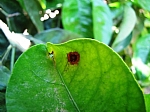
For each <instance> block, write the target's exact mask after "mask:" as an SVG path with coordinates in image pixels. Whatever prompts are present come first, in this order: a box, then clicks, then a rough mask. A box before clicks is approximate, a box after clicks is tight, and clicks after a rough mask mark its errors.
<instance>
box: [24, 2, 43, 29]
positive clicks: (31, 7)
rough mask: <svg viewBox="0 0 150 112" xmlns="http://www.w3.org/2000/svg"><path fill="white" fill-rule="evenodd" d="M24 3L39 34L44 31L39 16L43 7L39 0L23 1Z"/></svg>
mask: <svg viewBox="0 0 150 112" xmlns="http://www.w3.org/2000/svg"><path fill="white" fill-rule="evenodd" d="M23 3H24V6H25V9H26V11H27V13H28V14H29V16H30V18H31V20H32V22H33V24H34V25H35V26H36V28H37V30H38V32H40V31H43V29H44V27H43V23H42V22H41V20H40V17H41V15H40V14H39V13H40V11H42V7H41V6H40V4H39V2H38V1H37V0H23Z"/></svg>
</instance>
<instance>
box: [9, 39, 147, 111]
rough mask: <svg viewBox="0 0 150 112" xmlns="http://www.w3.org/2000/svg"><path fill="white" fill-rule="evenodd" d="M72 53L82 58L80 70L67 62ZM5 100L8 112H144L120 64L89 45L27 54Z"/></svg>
mask: <svg viewBox="0 0 150 112" xmlns="http://www.w3.org/2000/svg"><path fill="white" fill-rule="evenodd" d="M69 52H78V53H79V55H80V59H79V61H78V63H77V64H74V65H71V64H70V62H68V59H67V56H68V53H69ZM49 53H50V55H49ZM70 57H71V56H70ZM20 65H21V66H20ZM6 98H7V100H6V101H7V110H8V112H9V111H15V112H16V111H70V112H73V111H87V112H91V111H94V112H96V111H100V110H101V111H109V112H110V111H121V112H133V111H135V112H137V111H140V112H145V105H144V104H145V103H144V98H143V93H142V91H141V90H140V88H139V86H138V84H137V83H136V81H135V79H134V78H133V76H132V74H131V72H130V70H129V69H128V68H127V66H126V65H125V64H124V62H123V61H122V59H121V58H120V57H119V56H118V55H117V54H116V53H115V52H114V51H113V50H112V49H110V48H109V47H107V46H106V45H104V44H102V43H99V42H98V41H95V40H90V39H79V40H74V41H70V42H67V43H64V44H57V45H54V44H50V43H48V44H47V48H46V46H45V45H43V44H42V45H37V46H34V47H32V48H30V49H29V50H27V51H26V52H25V53H23V54H22V55H21V57H20V58H19V59H18V61H17V62H16V64H15V67H14V70H13V73H12V77H11V79H10V81H9V84H8V87H7V94H6Z"/></svg>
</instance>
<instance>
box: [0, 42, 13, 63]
mask: <svg viewBox="0 0 150 112" xmlns="http://www.w3.org/2000/svg"><path fill="white" fill-rule="evenodd" d="M11 48H12V46H11V45H9V46H8V47H7V50H6V52H5V54H4V56H3V57H2V60H1V64H2V65H3V63H4V61H5V60H6V59H7V57H8V54H9V52H10V50H11Z"/></svg>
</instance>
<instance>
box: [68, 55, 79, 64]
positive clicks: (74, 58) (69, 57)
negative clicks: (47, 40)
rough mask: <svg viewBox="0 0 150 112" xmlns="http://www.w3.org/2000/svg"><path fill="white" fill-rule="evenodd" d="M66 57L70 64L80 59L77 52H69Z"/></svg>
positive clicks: (76, 62)
mask: <svg viewBox="0 0 150 112" xmlns="http://www.w3.org/2000/svg"><path fill="white" fill-rule="evenodd" d="M67 58H68V62H70V64H71V65H74V64H78V62H79V60H80V54H79V53H78V52H69V53H68V54H67Z"/></svg>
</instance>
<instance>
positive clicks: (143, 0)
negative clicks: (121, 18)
mask: <svg viewBox="0 0 150 112" xmlns="http://www.w3.org/2000/svg"><path fill="white" fill-rule="evenodd" d="M137 3H138V4H139V5H140V6H141V7H142V8H143V9H145V10H147V11H150V7H149V4H150V1H149V0H137Z"/></svg>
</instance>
